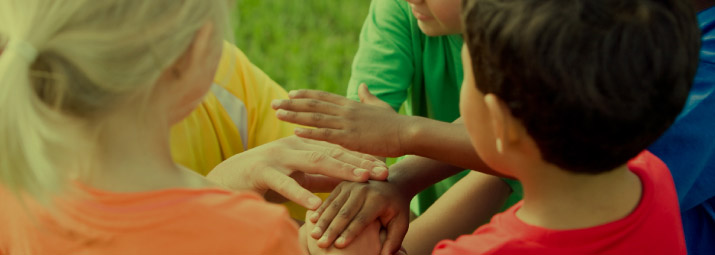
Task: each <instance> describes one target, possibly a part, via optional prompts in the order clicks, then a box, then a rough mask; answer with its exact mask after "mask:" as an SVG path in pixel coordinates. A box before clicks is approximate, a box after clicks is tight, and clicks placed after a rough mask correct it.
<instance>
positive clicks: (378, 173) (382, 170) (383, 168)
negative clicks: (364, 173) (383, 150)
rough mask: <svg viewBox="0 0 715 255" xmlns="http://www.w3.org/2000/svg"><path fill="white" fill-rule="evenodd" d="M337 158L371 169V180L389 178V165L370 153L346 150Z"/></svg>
mask: <svg viewBox="0 0 715 255" xmlns="http://www.w3.org/2000/svg"><path fill="white" fill-rule="evenodd" d="M337 159H338V160H341V161H343V162H346V163H348V164H351V165H354V166H358V167H360V168H363V169H367V170H369V171H370V176H369V178H370V179H371V180H379V181H382V180H385V179H387V174H388V173H387V165H385V163H384V162H382V161H380V160H378V159H376V158H374V157H372V156H370V155H367V154H363V153H359V152H354V151H349V150H344V153H343V154H342V155H340V156H339V157H337Z"/></svg>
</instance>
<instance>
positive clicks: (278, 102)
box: [271, 99, 283, 109]
mask: <svg viewBox="0 0 715 255" xmlns="http://www.w3.org/2000/svg"><path fill="white" fill-rule="evenodd" d="M281 102H283V100H280V99H274V100H273V101H271V107H273V108H274V109H275V108H278V107H279V106H281Z"/></svg>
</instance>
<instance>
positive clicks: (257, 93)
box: [219, 43, 296, 150]
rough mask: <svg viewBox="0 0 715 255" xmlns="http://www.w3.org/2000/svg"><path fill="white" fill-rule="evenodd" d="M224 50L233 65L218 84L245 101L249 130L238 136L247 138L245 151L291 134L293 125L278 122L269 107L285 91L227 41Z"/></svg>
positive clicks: (282, 97)
mask: <svg viewBox="0 0 715 255" xmlns="http://www.w3.org/2000/svg"><path fill="white" fill-rule="evenodd" d="M224 51H230V53H229V54H230V55H231V56H232V61H231V62H232V64H230V65H227V66H230V67H231V68H230V69H229V71H228V73H226V74H224V75H225V76H226V77H228V79H229V80H228V81H227V82H221V83H222V84H225V85H224V87H225V88H226V89H227V90H229V91H230V92H231V93H232V94H233V95H234V96H236V97H237V98H238V99H239V100H241V101H242V102H243V103H245V107H246V111H247V112H246V114H247V129H248V131H247V134H246V136H247V137H241V139H244V140H245V141H247V144H246V145H247V146H246V150H248V149H251V148H254V147H257V146H260V145H262V144H265V143H268V142H271V141H274V140H278V139H280V138H283V137H286V136H290V135H292V134H293V129H294V128H295V127H296V125H294V124H291V123H288V122H284V121H280V120H279V119H278V118H277V117H276V115H275V111H274V110H273V108H271V101H273V100H274V99H286V98H288V93H286V91H285V90H284V89H283V88H282V87H281V86H280V85H278V84H277V83H276V82H275V81H273V80H272V79H271V78H270V77H268V75H267V74H266V73H264V72H263V71H262V70H261V69H260V68H258V67H257V66H255V65H254V64H253V63H251V61H250V60H249V59H248V57H246V55H245V54H244V53H243V52H242V51H241V50H240V49H238V48H237V47H236V46H234V45H230V44H228V43H227V44H226V45H224ZM224 54H226V53H224ZM222 71H223V70H219V73H221V72H222Z"/></svg>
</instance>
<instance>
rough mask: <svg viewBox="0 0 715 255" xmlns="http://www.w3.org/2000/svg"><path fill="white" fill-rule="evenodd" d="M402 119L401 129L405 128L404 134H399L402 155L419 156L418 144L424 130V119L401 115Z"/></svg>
mask: <svg viewBox="0 0 715 255" xmlns="http://www.w3.org/2000/svg"><path fill="white" fill-rule="evenodd" d="M400 118H401V119H402V120H401V123H402V125H401V127H403V128H402V129H401V130H402V132H400V133H399V139H400V145H401V146H400V148H401V150H402V155H419V153H418V151H419V149H418V148H417V147H418V144H417V142H418V141H419V138H420V134H421V133H422V132H423V130H424V126H423V121H422V119H423V118H422V117H418V116H405V115H400Z"/></svg>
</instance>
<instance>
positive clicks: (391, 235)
mask: <svg viewBox="0 0 715 255" xmlns="http://www.w3.org/2000/svg"><path fill="white" fill-rule="evenodd" d="M409 217H410V216H409V198H407V197H405V196H404V195H403V194H402V193H401V192H400V191H399V190H398V189H397V187H395V185H393V184H390V183H388V182H381V181H370V182H368V183H356V182H343V183H341V184H340V185H338V186H337V187H335V190H333V192H332V193H331V194H330V197H328V199H326V200H325V202H324V203H323V204H322V205H321V206H320V207H319V208H318V209H317V210H316V211H315V212H314V213H313V214H312V215H311V214H309V215H308V217H307V220H309V221H310V222H312V223H315V227H314V228H313V229H312V230H308V233H309V235H310V236H311V237H312V238H315V239H318V242H317V245H318V247H321V248H326V247H330V246H331V244H333V241H335V247H337V248H345V247H348V245H349V244H350V243H351V242H353V241H354V240H356V238H359V236H360V235H362V232H363V230H364V229H365V228H366V227H368V226H370V224H372V223H374V222H375V221H379V222H380V223H381V224H382V226H385V227H386V229H387V233H386V238H385V240H384V242H383V244H382V250H381V254H385V255H391V254H395V253H399V252H404V251H400V247H401V246H402V239H403V238H404V236H405V234H406V233H407V228H408V226H409Z"/></svg>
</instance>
